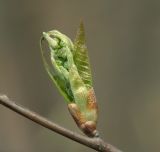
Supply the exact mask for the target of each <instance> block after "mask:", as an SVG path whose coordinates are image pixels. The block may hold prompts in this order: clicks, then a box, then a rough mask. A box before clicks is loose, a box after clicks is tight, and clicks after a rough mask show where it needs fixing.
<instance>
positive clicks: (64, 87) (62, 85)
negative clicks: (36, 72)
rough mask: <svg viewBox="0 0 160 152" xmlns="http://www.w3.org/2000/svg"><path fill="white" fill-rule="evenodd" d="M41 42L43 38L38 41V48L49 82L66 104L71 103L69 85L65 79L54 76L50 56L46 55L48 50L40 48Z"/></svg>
mask: <svg viewBox="0 0 160 152" xmlns="http://www.w3.org/2000/svg"><path fill="white" fill-rule="evenodd" d="M42 41H43V37H42V38H41V40H40V48H41V54H42V59H43V62H44V66H45V69H46V71H47V73H48V75H49V76H50V78H51V80H52V81H53V83H54V84H55V85H56V87H57V88H58V90H59V91H60V93H61V94H62V96H64V98H65V99H66V101H67V103H71V102H73V101H74V99H73V95H72V92H71V91H70V87H69V84H68V83H67V82H66V81H65V79H63V78H62V77H59V75H57V74H56V72H55V69H54V67H53V65H51V63H50V55H48V54H49V52H50V50H44V49H43V48H42ZM47 53H48V54H47ZM48 56H49V57H48Z"/></svg>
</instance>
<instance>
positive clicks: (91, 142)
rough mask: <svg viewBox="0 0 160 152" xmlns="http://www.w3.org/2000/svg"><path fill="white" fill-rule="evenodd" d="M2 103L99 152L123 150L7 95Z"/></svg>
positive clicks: (1, 99)
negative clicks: (25, 106) (32, 109)
mask: <svg viewBox="0 0 160 152" xmlns="http://www.w3.org/2000/svg"><path fill="white" fill-rule="evenodd" d="M0 104H1V105H3V106H5V107H7V108H9V109H11V110H13V111H15V112H16V113H18V114H20V115H22V116H24V117H26V118H28V119H30V120H32V121H34V122H36V123H37V124H39V125H41V126H43V127H45V128H47V129H49V130H52V131H54V132H56V133H58V134H60V135H62V136H65V137H67V138H69V139H71V140H74V141H76V142H78V143H80V144H82V145H85V146H87V147H90V148H92V149H95V150H97V151H99V152H122V151H120V150H119V149H117V148H115V147H114V146H112V145H110V144H108V143H106V142H105V141H103V140H102V139H101V138H89V137H86V136H83V135H80V134H77V133H75V132H72V131H70V130H68V129H65V128H63V127H61V126H59V125H57V124H55V123H53V122H51V121H49V120H47V119H46V118H44V117H42V116H40V115H38V114H37V113H35V112H32V111H31V110H28V109H26V108H24V107H22V106H20V105H17V104H16V103H14V102H13V101H11V100H10V99H9V98H8V97H7V96H6V95H0Z"/></svg>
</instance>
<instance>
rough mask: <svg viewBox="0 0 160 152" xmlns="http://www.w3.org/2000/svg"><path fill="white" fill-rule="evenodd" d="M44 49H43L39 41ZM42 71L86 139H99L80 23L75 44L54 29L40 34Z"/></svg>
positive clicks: (89, 73)
mask: <svg viewBox="0 0 160 152" xmlns="http://www.w3.org/2000/svg"><path fill="white" fill-rule="evenodd" d="M43 41H46V42H47V47H45V48H44V46H43V48H42V42H43ZM40 47H41V52H42V58H43V62H44V65H45V68H46V70H47V72H48V74H49V76H50V78H51V79H52V81H53V82H54V84H55V85H56V86H57V88H58V90H59V91H60V92H61V94H62V95H63V96H64V98H65V99H66V101H67V104H68V109H69V111H70V113H71V115H72V116H73V118H74V120H75V122H76V123H77V125H78V127H79V128H80V129H81V130H82V131H83V132H84V133H85V134H86V135H87V136H89V137H95V136H98V132H97V130H96V123H97V103H96V98H95V94H94V90H93V85H92V76H91V70H90V65H89V58H88V52H87V47H86V45H85V32H84V27H83V23H81V24H80V27H79V29H78V32H77V35H76V39H75V42H74V43H73V42H72V41H71V40H70V38H68V37H67V36H66V35H64V34H62V33H60V32H59V31H57V30H53V31H49V32H43V36H42V39H41V43H40Z"/></svg>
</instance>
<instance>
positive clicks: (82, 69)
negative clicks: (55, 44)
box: [73, 22, 93, 88]
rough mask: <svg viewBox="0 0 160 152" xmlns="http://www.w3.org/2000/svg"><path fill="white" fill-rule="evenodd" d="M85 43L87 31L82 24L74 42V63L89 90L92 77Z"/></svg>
mask: <svg viewBox="0 0 160 152" xmlns="http://www.w3.org/2000/svg"><path fill="white" fill-rule="evenodd" d="M85 43H86V41H85V31H84V25H83V22H81V23H80V26H79V29H78V31H77V35H76V38H75V42H74V52H73V56H74V62H75V65H76V67H77V69H78V72H79V75H80V76H81V78H82V80H83V82H84V83H85V85H86V86H87V88H92V87H93V86H92V75H91V69H90V63H89V57H88V50H87V47H86V44H85Z"/></svg>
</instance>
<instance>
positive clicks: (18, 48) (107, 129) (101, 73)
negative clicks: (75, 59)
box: [0, 0, 160, 152]
mask: <svg viewBox="0 0 160 152" xmlns="http://www.w3.org/2000/svg"><path fill="white" fill-rule="evenodd" d="M80 19H83V21H84V23H85V29H86V37H87V46H88V50H89V56H90V61H91V67H92V73H93V77H94V88H95V92H96V96H97V100H98V105H99V121H98V130H99V131H100V134H101V136H102V138H103V139H105V140H106V141H108V142H109V143H112V144H113V145H115V146H117V147H118V148H120V149H121V150H123V151H125V152H150V151H153V152H159V151H160V143H159V141H160V131H159V129H160V118H159V117H160V68H159V67H160V51H159V50H160V1H158V0H152V1H151V0H129V1H127V0H122V1H119V0H99V1H92V0H87V1H80V0H79V1H73V0H68V1H65V0H52V1H51V0H45V1H43V0H34V1H31V0H12V1H11V0H0V93H1V94H3V93H4V94H6V95H8V96H9V97H10V98H11V99H12V100H14V101H16V102H17V103H19V104H21V105H24V106H26V107H28V108H30V109H32V110H34V111H36V112H37V113H39V114H41V115H43V116H45V117H47V118H48V119H50V120H53V121H54V122H56V123H58V124H60V125H62V126H64V127H66V128H69V129H71V130H73V131H77V132H80V131H79V129H78V128H77V126H76V125H75V123H74V121H73V119H72V118H71V116H70V115H69V112H68V110H67V106H66V104H65V102H64V99H63V97H61V96H60V94H59V92H58V91H57V89H56V87H55V86H54V85H53V84H52V82H51V80H50V79H49V77H48V75H47V73H46V71H45V68H44V66H43V63H42V59H41V54H40V48H39V39H40V36H41V35H42V32H43V31H49V30H52V29H57V30H59V31H61V32H63V33H65V34H66V35H68V36H69V37H70V38H72V40H73V39H74V37H75V33H76V29H77V27H78V25H79V21H80ZM44 151H47V152H53V151H55V152H63V151H66V152H72V151H76V152H82V151H83V152H91V151H93V150H91V149H89V148H87V147H85V146H82V145H80V144H78V143H75V142H73V141H71V140H68V139H66V138H64V137H62V136H60V135H58V134H56V133H53V132H51V131H48V130H47V129H45V128H43V127H41V126H39V125H37V124H35V123H33V122H31V121H29V120H27V119H26V118H24V117H22V116H19V115H18V114H16V113H14V112H12V111H10V110H8V109H7V108H5V107H3V106H0V152H44Z"/></svg>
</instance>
